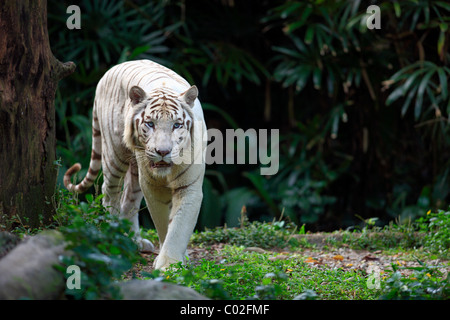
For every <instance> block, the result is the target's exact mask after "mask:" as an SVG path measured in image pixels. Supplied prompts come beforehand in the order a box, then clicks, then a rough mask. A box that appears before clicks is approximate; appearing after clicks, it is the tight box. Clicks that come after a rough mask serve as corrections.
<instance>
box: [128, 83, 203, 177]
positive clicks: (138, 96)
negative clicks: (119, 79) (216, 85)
mask: <svg viewBox="0 0 450 320" xmlns="http://www.w3.org/2000/svg"><path fill="white" fill-rule="evenodd" d="M197 95H198V90H197V88H196V87H195V86H192V87H191V88H190V89H188V90H187V91H186V92H185V93H183V94H181V95H178V94H176V93H175V92H173V91H172V90H169V89H166V88H164V89H160V90H154V91H152V92H151V93H150V94H148V95H147V94H146V93H145V91H144V90H142V89H141V88H140V87H137V86H135V87H132V88H131V90H130V99H131V105H132V111H133V112H132V115H131V120H132V121H131V123H130V121H127V123H126V125H125V131H124V141H125V144H126V145H127V147H128V148H130V149H131V150H132V151H134V153H135V155H136V158H137V161H138V163H140V165H141V166H142V165H143V166H144V167H145V168H146V169H148V170H151V171H152V173H154V174H157V175H166V174H168V173H169V172H170V171H171V167H172V166H173V165H178V164H181V163H189V161H190V155H191V132H192V125H193V113H192V110H191V109H192V107H193V105H194V100H195V99H196V98H197Z"/></svg>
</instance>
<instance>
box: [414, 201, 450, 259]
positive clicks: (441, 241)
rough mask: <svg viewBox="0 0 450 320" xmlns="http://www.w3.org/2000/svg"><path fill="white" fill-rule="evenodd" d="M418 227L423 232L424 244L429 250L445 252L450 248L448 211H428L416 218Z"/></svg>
mask: <svg viewBox="0 0 450 320" xmlns="http://www.w3.org/2000/svg"><path fill="white" fill-rule="evenodd" d="M417 223H418V226H419V229H420V230H421V231H422V232H425V234H426V235H425V238H424V246H426V247H427V249H428V250H430V251H431V252H441V253H447V254H448V250H449V249H450V211H444V210H437V212H432V211H431V210H430V211H428V213H427V216H426V217H422V218H419V219H418V220H417Z"/></svg>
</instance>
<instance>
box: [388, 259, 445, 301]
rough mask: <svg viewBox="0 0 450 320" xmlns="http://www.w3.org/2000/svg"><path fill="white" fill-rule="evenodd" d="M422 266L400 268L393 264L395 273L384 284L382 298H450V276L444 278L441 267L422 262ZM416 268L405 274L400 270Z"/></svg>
mask: <svg viewBox="0 0 450 320" xmlns="http://www.w3.org/2000/svg"><path fill="white" fill-rule="evenodd" d="M419 262H420V261H419ZM420 264H421V266H420V267H414V268H412V267H408V268H406V267H403V268H399V267H397V266H396V265H395V264H393V265H392V268H393V273H392V275H391V276H390V277H389V278H388V279H386V280H385V281H384V282H383V284H384V288H383V290H382V295H381V296H380V299H387V300H442V299H445V300H447V299H449V298H450V278H449V277H448V275H447V277H446V278H443V275H442V273H441V272H440V271H439V270H438V268H439V267H433V266H429V265H426V264H424V263H422V262H420ZM404 269H410V270H414V272H413V274H412V275H410V276H403V275H402V273H401V271H400V270H404Z"/></svg>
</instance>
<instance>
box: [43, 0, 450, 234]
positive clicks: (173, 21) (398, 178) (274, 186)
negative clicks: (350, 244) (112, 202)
mask: <svg viewBox="0 0 450 320" xmlns="http://www.w3.org/2000/svg"><path fill="white" fill-rule="evenodd" d="M69 4H71V3H70V2H69V1H63V2H61V1H56V0H50V1H49V5H48V10H49V30H50V43H51V45H52V50H53V52H54V53H55V55H56V57H58V58H59V59H60V60H64V61H66V60H74V62H75V63H76V64H77V66H78V67H77V70H76V72H75V73H74V74H73V75H72V76H70V77H69V78H67V79H65V80H64V81H61V82H60V86H59V91H58V93H57V99H56V116H57V120H56V126H57V137H58V144H57V153H58V157H60V158H61V160H62V161H61V163H62V168H61V170H60V176H59V182H60V183H62V174H63V173H64V172H65V169H67V168H68V167H69V166H70V165H71V164H72V163H74V162H81V163H82V164H83V168H84V169H83V170H82V172H80V173H79V174H80V175H83V174H85V173H86V170H87V167H88V166H87V164H88V162H89V159H90V144H91V132H90V123H91V112H90V110H91V108H92V101H93V96H94V90H95V85H96V84H97V82H98V80H99V79H100V77H101V76H102V75H103V74H104V72H105V71H106V70H107V69H109V68H110V67H112V66H113V65H115V64H117V63H120V62H123V61H126V60H133V59H142V58H150V59H154V60H156V61H157V62H161V63H162V64H164V65H166V66H168V67H170V68H172V69H174V70H175V71H176V72H178V73H180V74H181V75H182V76H183V77H185V78H186V79H187V80H188V81H189V82H190V83H192V84H194V83H195V84H196V85H197V86H198V87H199V91H200V98H201V101H202V105H203V107H204V110H205V118H206V120H207V125H208V127H210V128H212V127H214V128H218V129H220V130H224V129H226V128H230V127H232V128H237V127H244V128H247V127H253V128H279V129H280V133H281V134H282V137H283V139H282V141H281V143H280V170H279V173H278V174H277V175H276V176H272V177H261V176H260V175H259V173H258V168H255V166H250V165H248V166H239V167H238V166H233V167H232V166H229V165H214V166H210V168H208V169H210V170H209V173H212V172H213V174H212V175H209V176H208V180H207V182H206V184H205V192H204V198H205V199H204V209H203V211H202V212H201V215H200V219H199V225H198V228H199V229H202V228H204V227H205V226H207V227H212V226H214V225H219V224H222V223H223V222H226V223H227V224H228V225H229V226H236V225H237V220H238V217H239V212H240V208H241V207H242V206H243V205H246V206H247V209H248V211H249V216H250V217H251V218H252V219H259V220H268V219H271V218H273V217H276V218H278V217H279V216H280V214H281V212H284V214H285V216H288V217H289V218H290V219H291V220H292V221H294V222H296V223H300V224H302V223H308V225H309V226H314V227H316V228H317V229H324V228H328V227H330V228H331V227H332V228H339V227H347V226H349V225H353V224H354V222H355V218H354V217H355V214H359V215H361V216H362V217H364V218H369V217H373V216H377V217H379V218H380V220H379V221H380V223H383V224H387V223H388V222H389V221H390V220H392V219H395V218H397V217H398V216H400V217H401V219H404V220H407V219H408V218H412V219H415V218H416V217H417V216H419V215H420V212H422V211H423V209H424V208H430V207H434V208H437V209H439V208H441V209H442V208H444V207H445V206H446V205H447V204H448V201H449V196H450V191H449V190H450V180H449V173H450V169H449V167H450V161H449V159H450V154H449V150H450V148H449V146H450V135H449V128H450V126H449V125H448V119H449V112H450V94H449V92H448V83H449V78H450V69H449V66H448V63H449V61H450V55H449V52H448V50H447V49H448V46H449V32H450V31H449V28H448V24H449V23H450V18H449V16H450V6H449V5H448V4H447V3H446V2H445V1H427V0H414V1H412V0H411V1H409V0H408V1H394V2H392V1H381V2H379V3H377V5H378V6H379V7H380V9H381V29H375V30H369V29H367V27H366V23H365V22H366V18H367V14H366V9H367V6H368V2H363V1H353V0H339V1H331V0H324V1H281V0H276V1H267V2H258V3H257V4H256V3H253V2H246V1H240V2H236V1H222V2H217V1H200V2H189V3H186V2H184V1H178V0H169V1H167V0H161V1H159V0H155V1H150V2H148V1H144V0H131V1H129V0H127V1H120V0H115V1H96V2H95V3H92V1H87V0H86V1H80V3H79V5H80V7H81V18H82V21H81V25H82V29H81V30H68V29H67V28H66V27H65V22H66V19H67V14H66V8H67V6H68V5H69ZM223 181H225V182H226V183H224V182H223ZM268 217H269V218H268Z"/></svg>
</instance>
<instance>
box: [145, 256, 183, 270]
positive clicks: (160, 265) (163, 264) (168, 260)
mask: <svg viewBox="0 0 450 320" xmlns="http://www.w3.org/2000/svg"><path fill="white" fill-rule="evenodd" d="M180 261H181V263H182V264H185V263H186V256H181V257H178V258H174V257H169V256H168V255H167V254H164V253H160V254H159V255H158V256H157V257H156V259H155V262H154V263H153V267H154V268H155V269H159V270H162V271H164V270H167V269H168V268H169V267H170V265H171V264H175V263H178V262H180Z"/></svg>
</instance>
